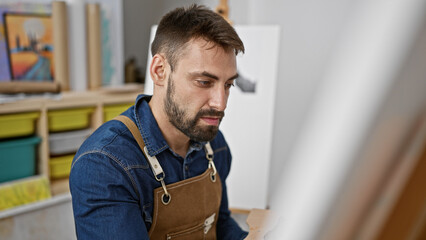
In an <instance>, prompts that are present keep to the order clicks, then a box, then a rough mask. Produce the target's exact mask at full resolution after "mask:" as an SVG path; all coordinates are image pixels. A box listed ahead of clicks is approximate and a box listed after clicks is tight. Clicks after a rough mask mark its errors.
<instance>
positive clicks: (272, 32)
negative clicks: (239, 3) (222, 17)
mask: <svg viewBox="0 0 426 240" xmlns="http://www.w3.org/2000/svg"><path fill="white" fill-rule="evenodd" d="M235 29H236V31H237V33H238V35H239V36H240V38H241V39H242V41H243V42H244V45H245V49H246V51H245V54H244V55H239V56H238V57H237V66H238V73H239V75H240V76H241V78H239V79H237V81H236V84H235V87H234V88H232V89H231V94H230V96H229V100H228V106H227V109H226V111H225V118H224V119H223V121H222V123H221V126H220V129H221V131H222V132H223V134H224V135H225V138H226V140H227V142H228V144H229V146H230V148H231V153H232V156H233V162H232V170H231V173H230V175H229V177H228V179H227V187H228V197H229V206H230V207H231V208H240V209H251V208H265V207H266V204H267V194H268V181H269V167H270V159H271V144H272V142H271V141H272V129H273V116H274V103H275V89H276V80H277V66H278V51H279V49H278V48H279V33H280V30H279V27H278V26H235ZM155 30H156V27H155V26H154V27H153V28H152V31H151V42H152V40H153V38H154V35H155ZM150 61H151V55H149V57H148V64H147V66H149V65H150ZM147 68H148V67H147ZM152 87H153V86H152V80H151V78H150V76H149V72H148V71H147V74H146V81H145V93H146V94H152Z"/></svg>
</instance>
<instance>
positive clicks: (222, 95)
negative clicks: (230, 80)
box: [209, 87, 228, 111]
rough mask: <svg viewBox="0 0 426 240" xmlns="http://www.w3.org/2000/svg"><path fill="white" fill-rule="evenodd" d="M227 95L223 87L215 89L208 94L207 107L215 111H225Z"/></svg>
mask: <svg viewBox="0 0 426 240" xmlns="http://www.w3.org/2000/svg"><path fill="white" fill-rule="evenodd" d="M227 102H228V94H227V93H226V91H225V88H223V87H216V88H214V89H212V91H211V92H210V101H209V106H210V108H213V109H215V110H217V111H225V108H226V104H227Z"/></svg>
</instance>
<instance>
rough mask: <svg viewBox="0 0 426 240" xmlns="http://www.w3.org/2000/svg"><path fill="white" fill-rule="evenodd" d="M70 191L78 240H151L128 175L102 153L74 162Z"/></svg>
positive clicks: (86, 155)
mask: <svg viewBox="0 0 426 240" xmlns="http://www.w3.org/2000/svg"><path fill="white" fill-rule="evenodd" d="M70 191H71V195H72V205H73V211H74V221H75V227H76V234H77V238H78V239H82V240H84V239H129V240H132V239H147V240H148V239H149V237H148V232H147V229H146V226H145V224H144V221H143V216H142V213H141V209H140V207H139V197H138V193H137V190H135V188H133V185H132V181H131V178H130V177H129V175H128V172H127V171H126V170H125V169H123V168H122V167H121V166H120V164H118V162H117V161H114V159H113V158H110V157H108V156H106V155H105V154H103V153H101V152H91V153H88V154H83V155H82V156H80V157H79V158H78V159H76V160H75V161H74V162H73V166H72V169H71V173H70Z"/></svg>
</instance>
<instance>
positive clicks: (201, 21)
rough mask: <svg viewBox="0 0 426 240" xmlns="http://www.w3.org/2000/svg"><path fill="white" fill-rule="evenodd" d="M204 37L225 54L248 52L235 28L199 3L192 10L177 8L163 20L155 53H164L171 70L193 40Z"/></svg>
mask: <svg viewBox="0 0 426 240" xmlns="http://www.w3.org/2000/svg"><path fill="white" fill-rule="evenodd" d="M197 38H202V39H204V40H206V41H207V42H212V43H214V44H215V45H217V46H220V47H221V48H223V49H224V50H225V51H228V50H233V51H234V52H235V54H236V55H237V54H238V53H239V52H242V53H244V44H243V42H242V41H241V39H240V37H238V34H237V33H236V32H235V30H234V28H233V27H232V26H231V25H230V24H229V23H228V22H227V21H226V20H225V19H224V18H223V17H222V16H220V15H219V14H217V13H215V12H213V11H212V10H210V9H208V8H206V7H205V6H199V5H196V4H193V5H191V6H190V7H188V8H176V9H175V10H173V11H171V12H169V13H167V14H166V15H165V16H164V17H163V18H162V19H161V21H160V23H159V25H158V27H157V32H156V34H155V38H154V41H153V43H152V45H151V54H152V56H154V55H155V54H157V53H164V54H165V57H166V59H167V61H168V62H169V64H170V67H171V70H172V71H173V66H174V65H175V64H176V63H177V60H178V58H179V56H180V55H181V53H182V50H183V49H184V48H185V46H186V44H187V43H188V42H189V41H190V40H192V39H197Z"/></svg>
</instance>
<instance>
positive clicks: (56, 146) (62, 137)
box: [49, 128, 92, 155]
mask: <svg viewBox="0 0 426 240" xmlns="http://www.w3.org/2000/svg"><path fill="white" fill-rule="evenodd" d="M91 133H92V129H90V128H89V129H83V130H76V131H68V132H57V133H51V134H49V150H50V154H51V155H60V154H67V153H75V152H76V151H77V150H78V148H79V147H80V146H81V144H82V143H83V142H84V140H86V138H87V137H88V136H89V135H90V134H91Z"/></svg>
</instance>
